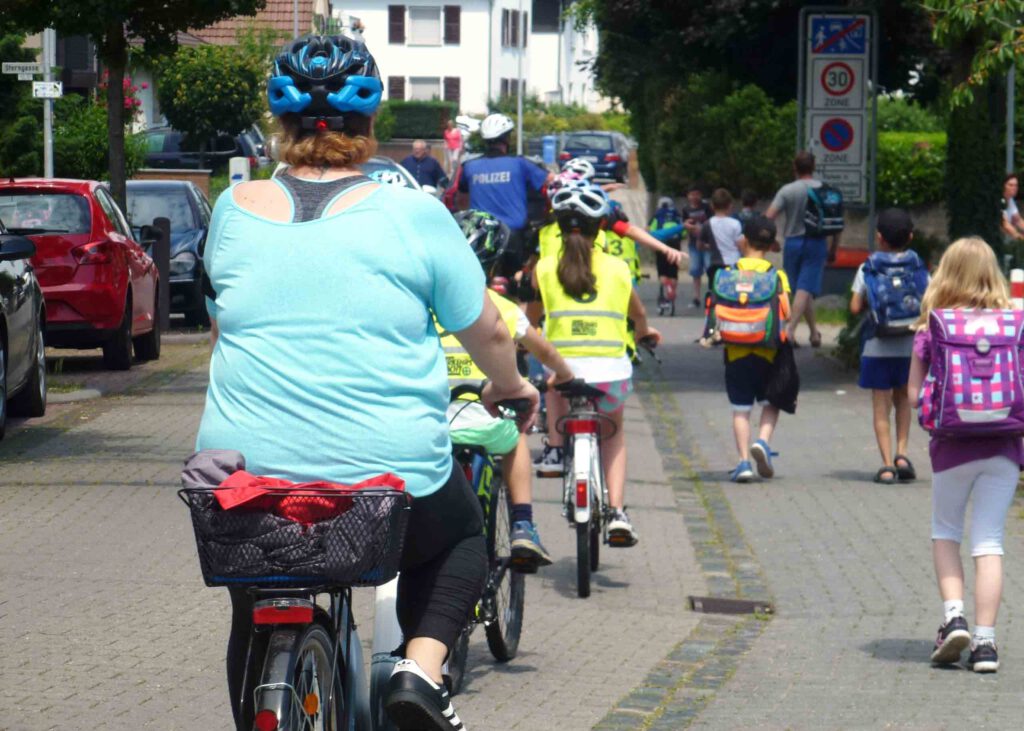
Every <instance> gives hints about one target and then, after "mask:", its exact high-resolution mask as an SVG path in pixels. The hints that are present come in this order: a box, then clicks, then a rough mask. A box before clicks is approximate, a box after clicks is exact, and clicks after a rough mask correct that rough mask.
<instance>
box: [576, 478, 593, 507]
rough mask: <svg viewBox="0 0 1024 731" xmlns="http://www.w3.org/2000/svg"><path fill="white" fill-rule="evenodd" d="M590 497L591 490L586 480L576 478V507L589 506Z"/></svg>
mask: <svg viewBox="0 0 1024 731" xmlns="http://www.w3.org/2000/svg"><path fill="white" fill-rule="evenodd" d="M589 497H590V491H589V490H588V489H587V481H586V480H576V507H577V508H585V507H587V498H589Z"/></svg>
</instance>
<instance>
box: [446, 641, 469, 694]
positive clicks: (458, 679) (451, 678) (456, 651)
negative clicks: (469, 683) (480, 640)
mask: <svg viewBox="0 0 1024 731" xmlns="http://www.w3.org/2000/svg"><path fill="white" fill-rule="evenodd" d="M471 634H473V625H472V624H467V625H466V626H465V627H463V628H462V631H461V632H459V636H458V637H457V638H456V639H455V646H454V647H453V648H452V653H451V657H450V658H449V660H448V677H447V680H448V683H447V685H448V694H449V695H452V696H455V695H458V694H459V692H460V691H461V690H462V684H463V682H464V681H465V679H466V660H467V659H468V658H469V636H470V635H471Z"/></svg>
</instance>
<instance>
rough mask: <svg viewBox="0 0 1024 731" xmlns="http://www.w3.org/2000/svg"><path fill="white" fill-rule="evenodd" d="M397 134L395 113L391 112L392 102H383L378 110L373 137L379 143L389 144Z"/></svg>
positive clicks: (374, 121)
mask: <svg viewBox="0 0 1024 731" xmlns="http://www.w3.org/2000/svg"><path fill="white" fill-rule="evenodd" d="M394 133H395V113H394V112H392V111H391V102H383V103H382V104H381V105H380V107H378V108H377V116H376V117H375V118H374V120H373V136H374V137H376V138H377V141H378V142H387V141H388V140H390V139H391V138H392V137H394Z"/></svg>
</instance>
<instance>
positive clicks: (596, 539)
mask: <svg viewBox="0 0 1024 731" xmlns="http://www.w3.org/2000/svg"><path fill="white" fill-rule="evenodd" d="M600 567H601V519H600V518H598V517H597V516H596V515H595V516H594V517H593V518H591V520H590V571H591V573H593V572H594V571H597V570H598V569H599V568H600Z"/></svg>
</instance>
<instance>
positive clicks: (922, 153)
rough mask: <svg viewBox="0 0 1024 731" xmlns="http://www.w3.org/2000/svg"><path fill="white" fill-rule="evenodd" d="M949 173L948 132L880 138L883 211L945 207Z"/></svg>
mask: <svg viewBox="0 0 1024 731" xmlns="http://www.w3.org/2000/svg"><path fill="white" fill-rule="evenodd" d="M945 173H946V133H945V132H881V133H879V135H878V188H877V194H878V205H879V206H880V207H882V208H887V207H890V206H899V207H901V208H908V207H910V206H921V205H927V204H930V203H941V202H942V201H943V199H944V193H943V184H944V178H945Z"/></svg>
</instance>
